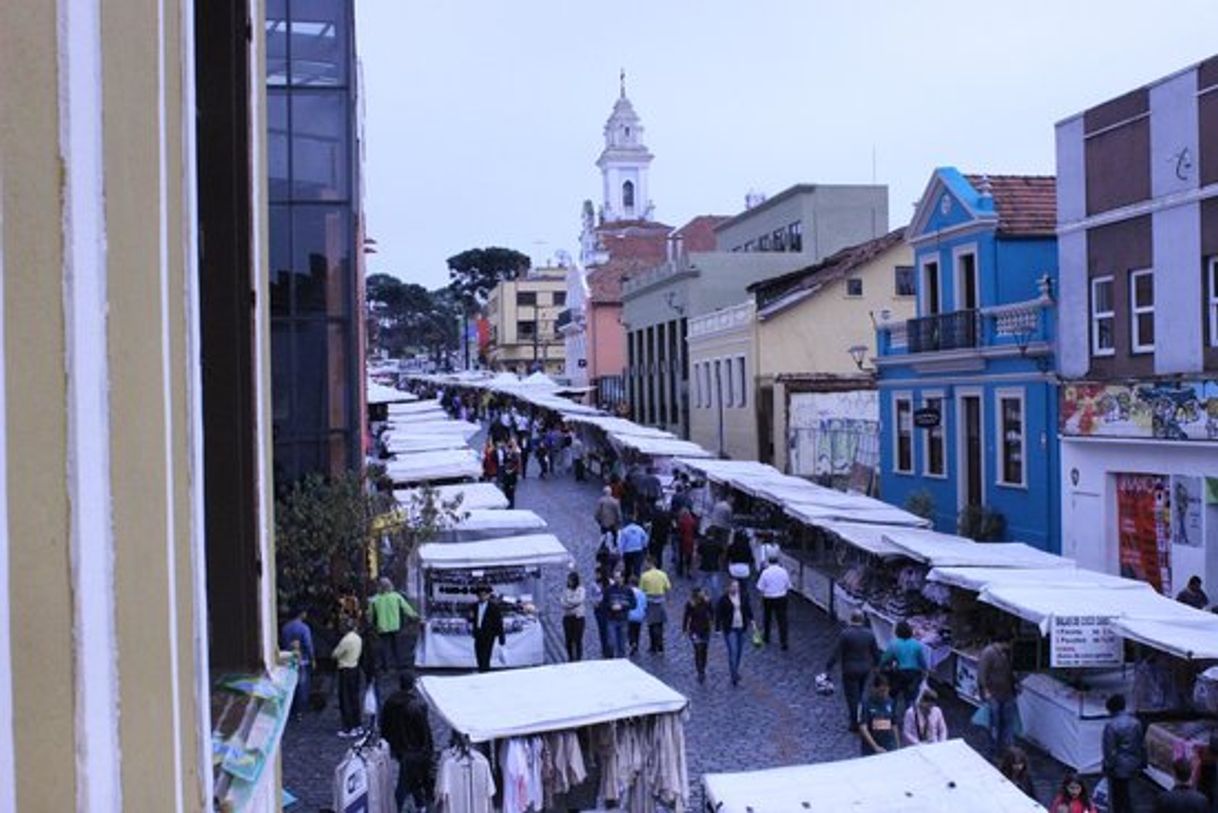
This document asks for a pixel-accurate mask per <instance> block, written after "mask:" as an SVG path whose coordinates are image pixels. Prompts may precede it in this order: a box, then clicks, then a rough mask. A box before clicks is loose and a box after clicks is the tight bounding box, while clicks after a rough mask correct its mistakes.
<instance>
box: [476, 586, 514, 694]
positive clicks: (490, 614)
mask: <svg viewBox="0 0 1218 813" xmlns="http://www.w3.org/2000/svg"><path fill="white" fill-rule="evenodd" d="M477 594H478V603H477V604H475V605H474V612H473V619H472V621H473V627H474V657H475V658H476V659H477V661H478V671H479V672H489V671H491V652H492V651H493V650H494V648H495V639H496V638H498V639H499V646H506V645H507V638H506V636H505V635H504V634H503V613H502V612H501V611H500V609H499V605H498V604H496V603H495V602H493V601H491V586H490V585H489V584H480V585H478V588H477Z"/></svg>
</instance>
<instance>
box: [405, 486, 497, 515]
mask: <svg viewBox="0 0 1218 813" xmlns="http://www.w3.org/2000/svg"><path fill="white" fill-rule="evenodd" d="M435 491H436V496H437V497H438V498H439V499H440V501H441V502H452V501H453V500H455V499H456V498H457V496H458V495H460V497H461V506H460V508H459V509H458V510H461V511H473V510H474V509H476V508H507V506H508V499H507V497H506V496H505V495H504V493H503V492H502V491H500V490H499V486H497V485H495V484H494V483H454V484H452V485H447V486H436V487H435ZM422 497H423V489H421V488H404V489H399V490H397V491H395V492H393V498H394V499H395V500H397V501H398V504H399V505H402V506H404V507H409V506H411V505H413V504H414V501H415V499H416V498H417V499H422Z"/></svg>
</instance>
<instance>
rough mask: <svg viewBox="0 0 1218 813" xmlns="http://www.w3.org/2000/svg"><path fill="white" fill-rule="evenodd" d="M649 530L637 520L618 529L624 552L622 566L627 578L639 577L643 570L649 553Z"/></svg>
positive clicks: (618, 538) (619, 542)
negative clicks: (644, 560)
mask: <svg viewBox="0 0 1218 813" xmlns="http://www.w3.org/2000/svg"><path fill="white" fill-rule="evenodd" d="M647 542H648V539H647V531H646V530H644V529H643V526H642V525H640V524H639V523H638V522H636V521H633V520H632V521H631V522H628V523H627V524H626V527H624V528H622V530H620V531H618V535H617V544H618V548H619V549H620V550H621V552H622V567H623V568H624V569H625V574H624V575H625V577H626V578H627V579H632V578H634V579H637V578H638V577H639V576H640V575H641V574H642V572H643V557H644V556H646V555H647Z"/></svg>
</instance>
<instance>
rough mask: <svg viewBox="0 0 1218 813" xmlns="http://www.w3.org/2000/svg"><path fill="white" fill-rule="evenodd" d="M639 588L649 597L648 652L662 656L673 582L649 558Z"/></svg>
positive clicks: (653, 560) (647, 619) (654, 561)
mask: <svg viewBox="0 0 1218 813" xmlns="http://www.w3.org/2000/svg"><path fill="white" fill-rule="evenodd" d="M639 587H641V588H642V589H643V594H644V595H645V596H646V597H647V617H646V619H645V620H646V622H647V637H648V644H649V646H648V648H647V651H648V652H652V653H656V654H660V653H663V652H664V624H665V622H667V621H668V610H667V607H666V605H667V603H668V593H669V591H670V590H672V582H671V581H669V579H668V574H667V573H665V572H664V571H663V570H661V569H660V567H659V565H658V564H657V563H656V560H655V559H653V558H650V557H649V558H648V559H647V562H646V564H645V565H644V570H643V575H642V576H641V577H639Z"/></svg>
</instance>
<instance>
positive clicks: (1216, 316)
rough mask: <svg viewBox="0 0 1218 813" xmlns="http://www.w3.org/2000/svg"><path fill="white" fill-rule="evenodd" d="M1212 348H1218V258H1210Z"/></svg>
mask: <svg viewBox="0 0 1218 813" xmlns="http://www.w3.org/2000/svg"><path fill="white" fill-rule="evenodd" d="M1207 276H1208V277H1209V289H1210V290H1209V294H1210V297H1209V306H1210V308H1209V310H1210V347H1218V257H1210V265H1209V273H1208V274H1207Z"/></svg>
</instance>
